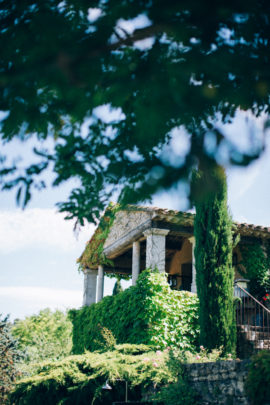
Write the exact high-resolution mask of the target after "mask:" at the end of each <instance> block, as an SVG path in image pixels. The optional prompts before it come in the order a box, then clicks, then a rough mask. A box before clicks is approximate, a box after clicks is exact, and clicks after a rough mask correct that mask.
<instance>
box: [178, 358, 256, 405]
mask: <svg viewBox="0 0 270 405" xmlns="http://www.w3.org/2000/svg"><path fill="white" fill-rule="evenodd" d="M248 364H249V362H248V361H218V362H215V363H194V364H186V365H185V369H186V375H187V379H188V382H189V384H190V386H191V388H193V389H194V390H195V391H197V392H198V395H199V396H200V404H202V405H203V404H204V405H214V404H218V405H227V404H230V405H240V404H241V405H249V402H248V399H247V397H246V394H245V391H244V380H245V378H246V376H247V373H248Z"/></svg>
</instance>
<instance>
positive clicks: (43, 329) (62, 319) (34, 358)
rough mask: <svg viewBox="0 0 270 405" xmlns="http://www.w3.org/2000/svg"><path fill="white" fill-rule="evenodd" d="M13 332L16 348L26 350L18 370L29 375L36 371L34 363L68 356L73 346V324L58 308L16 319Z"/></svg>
mask: <svg viewBox="0 0 270 405" xmlns="http://www.w3.org/2000/svg"><path fill="white" fill-rule="evenodd" d="M11 332H12V335H13V336H14V337H15V338H16V339H17V340H18V347H19V348H20V350H22V351H24V352H25V358H24V359H23V362H22V363H21V364H20V370H21V371H22V372H23V373H26V374H29V373H32V372H34V371H35V366H34V365H33V363H38V362H41V361H44V360H60V359H62V358H64V357H65V356H67V355H69V354H70V352H71V347H72V338H71V332H72V324H71V322H70V320H69V319H67V315H66V314H65V313H63V312H61V311H59V310H57V311H54V312H53V311H51V310H50V309H48V308H47V309H43V310H41V311H40V312H39V313H38V314H37V315H31V316H28V317H26V318H25V319H24V320H16V321H15V322H14V325H13V327H12V330H11Z"/></svg>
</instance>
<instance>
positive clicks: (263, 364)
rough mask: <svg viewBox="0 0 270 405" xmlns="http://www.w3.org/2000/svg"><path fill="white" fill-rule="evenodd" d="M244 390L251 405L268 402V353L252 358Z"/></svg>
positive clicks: (269, 400)
mask: <svg viewBox="0 0 270 405" xmlns="http://www.w3.org/2000/svg"><path fill="white" fill-rule="evenodd" d="M245 388H246V392H247V395H248V397H249V399H250V400H251V404H252V405H265V404H266V403H269V402H270V351H267V350H262V351H261V352H260V353H259V354H257V355H255V356H253V357H252V359H251V365H250V369H249V373H248V376H247V380H246V384H245Z"/></svg>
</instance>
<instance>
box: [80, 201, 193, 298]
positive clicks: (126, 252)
mask: <svg viewBox="0 0 270 405" xmlns="http://www.w3.org/2000/svg"><path fill="white" fill-rule="evenodd" d="M164 211H166V212H164ZM168 212H169V213H172V212H171V211H167V210H160V209H154V208H145V207H136V208H134V207H133V208H131V209H127V210H121V211H118V212H117V213H116V216H115V219H114V222H113V225H112V226H111V228H110V232H109V234H108V236H107V238H106V240H105V241H104V245H103V253H104V256H105V257H106V258H107V259H108V260H109V261H110V263H111V264H110V265H108V264H103V263H95V264H94V265H93V266H92V267H90V266H89V267H87V268H86V269H85V270H84V277H85V283H84V285H85V287H84V300H83V305H90V304H92V303H94V302H99V301H100V300H101V299H102V298H103V288H104V275H105V274H106V273H112V272H113V273H116V274H122V275H130V276H131V278H132V285H135V284H136V281H137V279H138V276H139V274H140V272H141V271H143V270H144V269H146V268H152V269H155V268H157V269H158V270H159V271H160V272H164V273H166V274H168V281H169V282H170V285H171V287H172V288H175V289H188V290H189V291H194V292H195V291H196V279H195V274H196V270H195V260H194V237H193V227H192V225H193V215H192V214H187V213H181V218H179V219H178V220H177V218H176V217H175V215H174V216H172V215H170V216H169V215H168ZM94 237H95V235H94V236H93V238H94ZM93 238H92V239H91V241H92V243H93ZM91 241H90V242H89V243H91ZM90 285H91V287H90Z"/></svg>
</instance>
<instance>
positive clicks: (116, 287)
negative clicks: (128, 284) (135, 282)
mask: <svg viewBox="0 0 270 405" xmlns="http://www.w3.org/2000/svg"><path fill="white" fill-rule="evenodd" d="M122 291H123V288H122V286H121V281H120V279H119V278H117V279H116V282H115V284H114V287H113V295H116V294H119V293H120V292H122Z"/></svg>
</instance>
